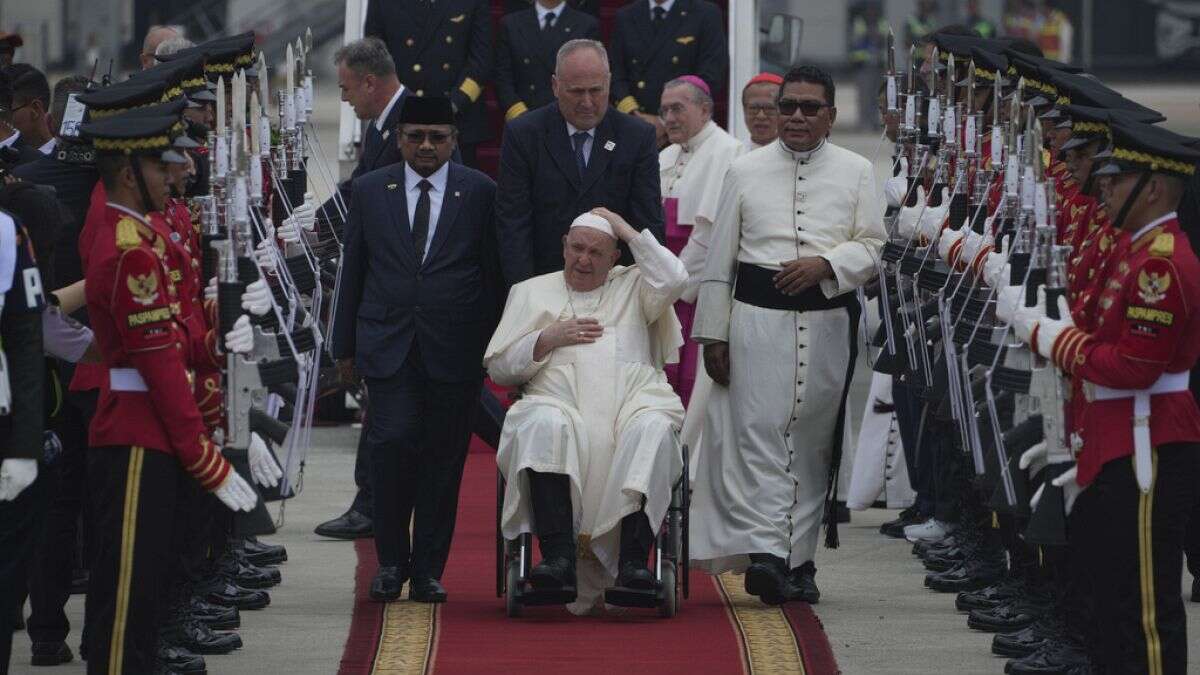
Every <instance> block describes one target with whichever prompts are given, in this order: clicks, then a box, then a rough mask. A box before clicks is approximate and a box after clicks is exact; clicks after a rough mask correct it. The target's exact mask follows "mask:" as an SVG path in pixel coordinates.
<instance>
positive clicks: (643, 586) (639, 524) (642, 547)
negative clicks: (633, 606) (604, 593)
mask: <svg viewBox="0 0 1200 675" xmlns="http://www.w3.org/2000/svg"><path fill="white" fill-rule="evenodd" d="M653 543H654V530H653V528H651V527H650V519H649V518H647V517H646V512H645V511H642V510H640V509H639V510H637V511H634V512H633V513H631V514H629V515H627V516H625V517H624V518H622V519H621V557H620V562H619V565H618V569H619V570H620V571H619V573H618V574H617V581H616V584H617V587H619V588H632V589H636V590H642V591H650V590H654V588H655V587H656V586H657V582H656V581H655V580H654V573H653V572H651V571H650V569H649V568H648V567H646V561H647V560H648V559H649V557H650V546H651V545H652V544H653Z"/></svg>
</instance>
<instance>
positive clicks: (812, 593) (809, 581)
mask: <svg viewBox="0 0 1200 675" xmlns="http://www.w3.org/2000/svg"><path fill="white" fill-rule="evenodd" d="M791 582H792V584H793V585H794V586H795V588H796V589H797V591H798V593H797V595H796V599H797V600H800V601H802V602H807V603H808V604H810V605H815V604H817V603H818V602H820V601H821V591H820V589H818V588H817V568H816V566H815V565H814V564H813V563H812V562H806V563H804V564H803V565H801V566H799V567H797V568H796V569H794V570H792V574H791Z"/></svg>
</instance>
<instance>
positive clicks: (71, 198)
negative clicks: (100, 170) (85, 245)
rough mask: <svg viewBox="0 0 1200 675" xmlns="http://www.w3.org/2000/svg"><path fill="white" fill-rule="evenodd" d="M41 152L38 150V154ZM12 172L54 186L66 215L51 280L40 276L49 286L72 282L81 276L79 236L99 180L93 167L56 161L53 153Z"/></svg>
mask: <svg viewBox="0 0 1200 675" xmlns="http://www.w3.org/2000/svg"><path fill="white" fill-rule="evenodd" d="M39 154H40V153H39ZM13 175H14V176H16V177H17V178H20V179H21V180H24V181H28V182H30V183H33V184H34V185H44V186H47V187H49V188H53V190H54V196H55V198H56V199H58V201H59V203H60V204H62V206H63V208H64V209H65V212H66V214H67V215H68V218H66V220H65V222H64V226H63V228H62V230H61V231H60V232H59V236H58V240H57V241H56V242H55V244H54V272H55V278H54V279H43V281H44V282H45V283H47V284H54V285H53V286H50V287H49V288H58V287H62V286H66V285H68V284H73V283H75V282H76V281H79V280H80V279H82V278H83V266H82V263H80V260H79V235H80V233H81V232H83V222H84V220H85V219H86V218H87V211H88V205H89V204H90V203H91V197H92V188H94V187H96V181H98V180H99V179H100V177H99V174H97V173H96V168H95V167H94V166H88V165H84V164H72V163H69V162H62V161H59V160H58V158H57V157H54V156H49V157H47V156H44V155H43V156H42V157H41V158H40V159H36V160H34V161H32V162H29V163H28V164H22V165H21V166H19V167H17V168H16V169H14V170H13Z"/></svg>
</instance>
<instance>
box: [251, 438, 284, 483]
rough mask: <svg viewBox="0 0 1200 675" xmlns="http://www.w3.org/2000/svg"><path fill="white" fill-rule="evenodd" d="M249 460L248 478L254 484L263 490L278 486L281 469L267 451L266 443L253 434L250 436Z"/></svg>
mask: <svg viewBox="0 0 1200 675" xmlns="http://www.w3.org/2000/svg"><path fill="white" fill-rule="evenodd" d="M249 460H250V477H251V478H253V479H254V482H255V483H257V484H258V485H260V486H262V487H265V488H270V487H275V486H276V485H279V479H280V478H281V477H283V469H281V468H279V464H277V463H276V462H275V458H274V457H273V456H272V455H271V451H270V450H269V449H267V442H266V441H264V440H263V439H262V437H261V436H259V435H258V434H255V433H251V434H250V449H249Z"/></svg>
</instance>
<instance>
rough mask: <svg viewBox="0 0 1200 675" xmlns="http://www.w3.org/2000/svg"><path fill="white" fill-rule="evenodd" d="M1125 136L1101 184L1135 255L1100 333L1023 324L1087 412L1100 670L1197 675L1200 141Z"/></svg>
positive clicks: (1078, 425) (1071, 491) (1086, 552)
mask: <svg viewBox="0 0 1200 675" xmlns="http://www.w3.org/2000/svg"><path fill="white" fill-rule="evenodd" d="M1111 129H1112V135H1113V142H1112V147H1111V149H1110V151H1109V152H1108V153H1107V155H1108V156H1107V163H1106V164H1104V165H1103V166H1101V167H1100V168H1099V169H1097V170H1096V174H1097V175H1099V176H1103V177H1104V179H1103V180H1105V181H1106V183H1105V184H1104V186H1103V187H1102V190H1101V192H1102V195H1103V201H1104V203H1105V205H1106V206H1107V210H1108V213H1109V214H1110V216H1111V218H1112V224H1113V226H1114V227H1116V228H1118V229H1119V230H1121V231H1122V234H1123V235H1124V236H1127V237H1128V245H1127V246H1126V248H1125V249H1124V254H1123V257H1122V258H1121V259H1119V260H1118V261H1117V264H1116V265H1115V266H1114V267H1111V268H1110V269H1111V270H1112V275H1111V276H1110V278H1109V279H1108V280H1107V282H1106V284H1105V285H1104V287H1103V290H1102V293H1101V296H1100V300H1099V306H1098V311H1099V318H1098V319H1096V323H1095V326H1094V327H1088V328H1087V329H1086V330H1085V329H1084V328H1082V327H1079V326H1075V325H1073V322H1072V321H1071V319H1070V314H1069V313H1067V312H1061V311H1060V314H1061V316H1062V317H1063V318H1062V319H1057V320H1055V319H1050V318H1048V317H1047V316H1045V315H1044V314H1043V313H1042V312H1043V310H1041V309H1038V308H1035V307H1031V308H1028V309H1025V310H1020V311H1018V312H1017V315H1016V317H1015V318H1014V320H1013V324H1014V328H1015V330H1016V332H1017V334H1018V335H1019V336H1021V337H1022V338H1024V339H1026V340H1027V341H1028V342H1029V343H1030V344H1031V345H1033V346H1034V347H1035V348H1036V349H1037V351H1038V352H1039V353H1041V354H1042V356H1044V357H1046V358H1048V359H1051V360H1053V361H1054V362H1055V364H1057V366H1058V367H1059V368H1060V369H1061V370H1062V371H1063V372H1064V373H1067V374H1068V375H1070V376H1071V377H1073V378H1075V379H1076V380H1077V382H1076V384H1077V385H1081V388H1082V391H1083V394H1084V397H1085V399H1086V402H1085V403H1083V404H1082V405H1081V406H1079V408H1080V412H1079V414H1078V419H1076V420H1075V424H1074V427H1075V437H1076V438H1077V440H1076V441H1075V442H1074V443H1073V445H1074V446H1075V447H1076V452H1077V455H1076V467H1075V469H1074V478H1075V480H1074V481H1065V482H1066V486H1065V489H1066V490H1067V505H1068V510H1069V511H1070V521H1069V534H1070V538H1071V546H1072V547H1073V549H1074V553H1075V556H1074V557H1075V559H1076V560H1077V561H1078V562H1077V563H1076V565H1075V569H1074V570H1073V573H1076V574H1080V575H1083V578H1084V583H1086V584H1087V586H1088V588H1089V593H1090V599H1091V601H1092V603H1094V607H1093V613H1092V616H1093V620H1092V621H1090V622H1089V625H1088V630H1089V634H1088V635H1087V636H1086V638H1087V642H1088V650H1089V652H1090V656H1091V658H1092V660H1093V662H1094V663H1097V664H1104V666H1105V667H1107V668H1111V669H1113V670H1112V671H1106V672H1117V671H1119V672H1150V673H1183V672H1185V671H1186V670H1187V631H1186V627H1185V616H1184V608H1183V600H1182V598H1181V597H1180V588H1179V584H1180V578H1181V576H1182V575H1181V569H1180V568H1181V566H1182V562H1183V561H1182V546H1183V538H1184V529H1185V526H1186V524H1187V517H1188V514H1189V513H1190V511H1191V509H1192V504H1193V502H1194V501H1195V498H1196V489H1197V480H1198V479H1200V410H1198V409H1197V405H1196V400H1195V398H1194V397H1193V396H1192V393H1191V392H1190V391H1189V389H1188V380H1189V371H1190V370H1191V369H1192V367H1193V366H1195V364H1196V361H1197V357H1198V356H1200V313H1197V310H1196V307H1197V306H1198V305H1200V262H1197V259H1196V254H1195V252H1194V251H1193V250H1192V247H1191V245H1190V244H1189V242H1188V237H1187V235H1185V233H1184V232H1183V231H1182V229H1181V228H1180V224H1179V219H1178V216H1177V214H1176V207H1177V205H1178V203H1179V200H1180V197H1181V195H1182V194H1183V191H1184V186H1185V183H1186V181H1187V180H1189V179H1190V178H1191V177H1192V176H1194V175H1195V171H1196V163H1197V162H1198V161H1200V152H1197V151H1195V150H1193V149H1192V148H1191V147H1188V146H1191V145H1193V144H1195V143H1196V142H1197V141H1196V140H1195V139H1190V138H1185V137H1181V136H1178V135H1176V134H1172V133H1171V132H1169V131H1166V130H1164V129H1160V128H1158V127H1152V126H1149V125H1146V124H1140V123H1136V122H1122V121H1113V123H1112V124H1111ZM1061 303H1062V305H1065V304H1066V303H1065V300H1063V301H1061ZM1060 306H1061V305H1060ZM1078 389H1079V386H1077V387H1076V390H1078ZM1067 475H1068V474H1064V476H1067ZM1080 490H1082V492H1080ZM1076 495H1078V496H1077V497H1076ZM1072 499H1074V509H1073V510H1071V509H1070V505H1071V501H1072Z"/></svg>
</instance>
